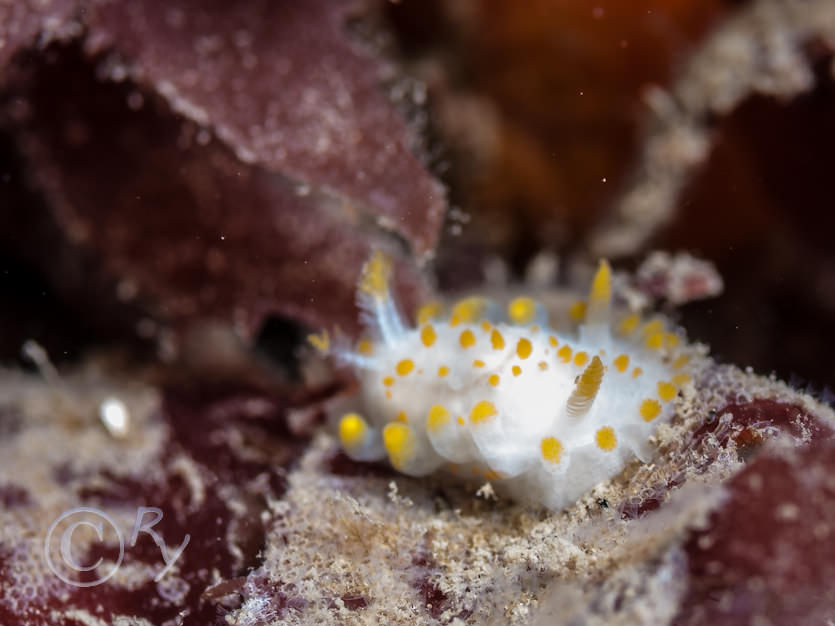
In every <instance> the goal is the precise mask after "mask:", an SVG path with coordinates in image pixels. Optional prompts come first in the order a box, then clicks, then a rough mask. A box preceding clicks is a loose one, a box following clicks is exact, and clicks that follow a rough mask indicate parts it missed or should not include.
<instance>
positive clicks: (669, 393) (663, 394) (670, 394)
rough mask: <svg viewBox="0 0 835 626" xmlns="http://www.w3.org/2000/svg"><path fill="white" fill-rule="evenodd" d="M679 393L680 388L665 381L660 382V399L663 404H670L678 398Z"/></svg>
mask: <svg viewBox="0 0 835 626" xmlns="http://www.w3.org/2000/svg"><path fill="white" fill-rule="evenodd" d="M677 393H678V388H677V387H676V386H675V385H674V384H672V383H668V382H666V381H663V380H661V381H658V397H659V398H661V401H662V402H669V401H670V400H672V399H673V398H675V397H676V394H677Z"/></svg>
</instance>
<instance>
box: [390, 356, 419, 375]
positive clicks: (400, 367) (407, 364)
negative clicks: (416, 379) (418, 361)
mask: <svg viewBox="0 0 835 626" xmlns="http://www.w3.org/2000/svg"><path fill="white" fill-rule="evenodd" d="M414 368H415V362H414V361H412V359H403V360H402V361H400V363H398V364H397V366H396V367H395V368H394V371H396V372H397V374H398V375H399V376H406V375H408V374H409V372H411V371H412V370H413V369H414Z"/></svg>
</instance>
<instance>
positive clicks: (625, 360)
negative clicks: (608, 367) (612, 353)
mask: <svg viewBox="0 0 835 626" xmlns="http://www.w3.org/2000/svg"><path fill="white" fill-rule="evenodd" d="M612 365H614V366H615V369H616V370H617V371H619V372H625V371H626V368H627V367H629V355H628V354H621V355H619V356H616V357H615V360H614V361H612Z"/></svg>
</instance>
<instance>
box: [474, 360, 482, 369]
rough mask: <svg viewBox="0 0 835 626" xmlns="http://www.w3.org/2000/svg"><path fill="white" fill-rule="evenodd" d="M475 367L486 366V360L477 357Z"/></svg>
mask: <svg viewBox="0 0 835 626" xmlns="http://www.w3.org/2000/svg"><path fill="white" fill-rule="evenodd" d="M473 367H484V361H482V360H481V359H476V360H475V361H473Z"/></svg>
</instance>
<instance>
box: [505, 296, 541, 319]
mask: <svg viewBox="0 0 835 626" xmlns="http://www.w3.org/2000/svg"><path fill="white" fill-rule="evenodd" d="M507 317H508V319H509V320H510V321H511V322H513V323H514V324H529V323H530V322H532V321H533V320H534V318H535V317H536V302H535V301H534V300H533V299H532V298H526V297H521V298H516V299H514V300H511V302H510V304H508V305H507Z"/></svg>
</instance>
